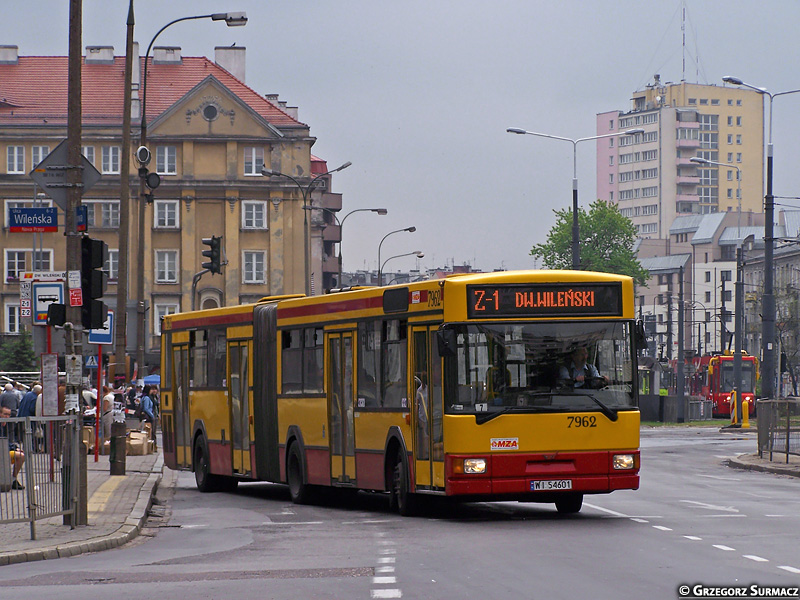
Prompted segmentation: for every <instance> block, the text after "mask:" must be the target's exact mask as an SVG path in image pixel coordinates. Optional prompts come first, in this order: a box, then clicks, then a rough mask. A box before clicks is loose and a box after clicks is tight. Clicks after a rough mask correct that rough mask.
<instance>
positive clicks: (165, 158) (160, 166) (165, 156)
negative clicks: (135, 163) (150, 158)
mask: <svg viewBox="0 0 800 600" xmlns="http://www.w3.org/2000/svg"><path fill="white" fill-rule="evenodd" d="M177 156H178V151H177V149H176V148H175V146H158V147H157V148H156V172H157V173H158V174H159V175H175V174H176V173H177V172H178V169H177V163H178V160H177Z"/></svg>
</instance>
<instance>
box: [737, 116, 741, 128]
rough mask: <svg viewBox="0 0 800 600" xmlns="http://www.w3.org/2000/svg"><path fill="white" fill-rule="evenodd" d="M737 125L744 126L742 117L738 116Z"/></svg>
mask: <svg viewBox="0 0 800 600" xmlns="http://www.w3.org/2000/svg"><path fill="white" fill-rule="evenodd" d="M736 126H737V127H741V126H742V117H736Z"/></svg>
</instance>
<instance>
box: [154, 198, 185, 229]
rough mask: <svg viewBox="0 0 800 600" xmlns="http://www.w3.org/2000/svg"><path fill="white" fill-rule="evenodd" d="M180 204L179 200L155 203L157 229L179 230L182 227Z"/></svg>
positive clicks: (155, 225) (157, 201)
mask: <svg viewBox="0 0 800 600" xmlns="http://www.w3.org/2000/svg"><path fill="white" fill-rule="evenodd" d="M178 209H179V204H178V201H177V200H156V201H155V202H154V211H153V212H154V214H155V223H153V227H155V228H156V229H177V228H178V227H179V226H180V223H179V221H178V219H179V217H178V215H179V213H180V211H179V210H178Z"/></svg>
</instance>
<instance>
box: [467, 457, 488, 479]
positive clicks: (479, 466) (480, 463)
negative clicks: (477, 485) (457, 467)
mask: <svg viewBox="0 0 800 600" xmlns="http://www.w3.org/2000/svg"><path fill="white" fill-rule="evenodd" d="M464 473H466V474H468V475H469V474H473V475H474V474H477V473H486V459H485V458H465V459H464Z"/></svg>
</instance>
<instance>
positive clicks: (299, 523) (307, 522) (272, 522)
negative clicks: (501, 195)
mask: <svg viewBox="0 0 800 600" xmlns="http://www.w3.org/2000/svg"><path fill="white" fill-rule="evenodd" d="M322 523H323V521H284V522H281V523H279V522H277V521H264V522H263V523H261V524H262V525H281V526H284V525H322Z"/></svg>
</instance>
